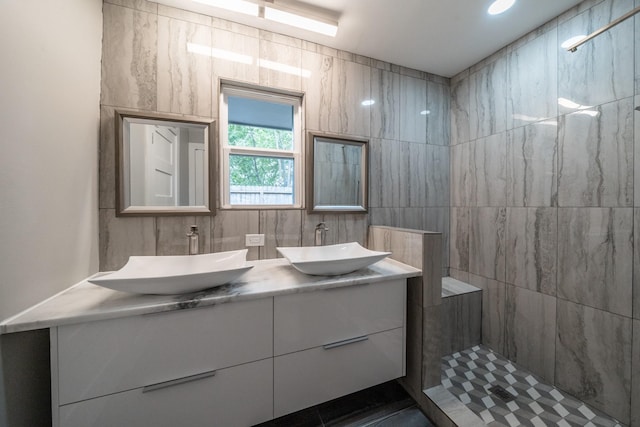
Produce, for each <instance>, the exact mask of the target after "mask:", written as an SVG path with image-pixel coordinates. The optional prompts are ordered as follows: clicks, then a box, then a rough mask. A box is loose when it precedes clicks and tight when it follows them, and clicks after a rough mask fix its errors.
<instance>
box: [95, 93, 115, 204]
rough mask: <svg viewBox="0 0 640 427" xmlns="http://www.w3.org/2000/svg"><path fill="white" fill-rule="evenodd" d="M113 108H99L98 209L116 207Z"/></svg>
mask: <svg viewBox="0 0 640 427" xmlns="http://www.w3.org/2000/svg"><path fill="white" fill-rule="evenodd" d="M114 120H115V111H114V108H112V107H108V106H102V107H101V108H100V145H99V153H98V156H99V186H100V192H99V194H100V209H115V207H116V135H115V133H116V132H115V122H114Z"/></svg>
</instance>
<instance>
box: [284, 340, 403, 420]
mask: <svg viewBox="0 0 640 427" xmlns="http://www.w3.org/2000/svg"><path fill="white" fill-rule="evenodd" d="M403 375H404V329H403V328H398V329H394V330H391V331H387V332H380V333H377V334H373V335H369V336H368V337H367V339H365V340H360V341H355V342H352V343H350V344H346V345H342V346H337V347H333V348H323V347H317V348H313V349H310V350H305V351H301V352H298V353H290V354H286V355H284V356H278V357H276V358H275V359H274V416H275V417H280V416H282V415H285V414H289V413H291V412H295V411H298V410H300V409H304V408H307V407H309V406H313V405H316V404H318V403H321V402H326V401H328V400H331V399H335V398H337V397H340V396H344V395H346V394H349V393H353V392H355V391H358V390H362V389H365V388H367V387H371V386H374V385H376V384H380V383H383V382H385V381H389V380H392V379H395V378H399V377H401V376H403Z"/></svg>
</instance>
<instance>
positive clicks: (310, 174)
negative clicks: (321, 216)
mask: <svg viewBox="0 0 640 427" xmlns="http://www.w3.org/2000/svg"><path fill="white" fill-rule="evenodd" d="M316 138H322V139H324V140H329V141H331V142H335V143H336V144H343V145H344V144H347V145H356V146H360V147H362V162H363V164H362V171H361V175H362V180H361V183H360V186H361V190H362V205H346V206H327V205H316V200H317V196H316V194H315V190H314V181H315V169H316V168H315V159H314V157H315V142H316ZM306 154H307V171H306V173H307V195H308V199H307V211H308V212H309V213H364V214H366V213H367V212H368V209H369V140H368V139H363V138H354V137H351V136H349V137H345V136H343V135H335V134H329V133H321V132H309V133H308V137H307V153H306Z"/></svg>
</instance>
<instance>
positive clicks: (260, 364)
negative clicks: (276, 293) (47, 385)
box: [51, 298, 273, 427]
mask: <svg viewBox="0 0 640 427" xmlns="http://www.w3.org/2000/svg"><path fill="white" fill-rule="evenodd" d="M272 325H273V300H272V298H264V299H259V300H253V301H243V302H236V303H229V304H220V305H214V306H209V307H203V308H195V309H188V310H177V311H172V312H166V313H158V314H150V315H142V316H132V317H123V318H119V319H111V320H102V321H95V322H87V323H80V324H77V325H69V326H59V327H57V328H52V330H51V334H52V340H51V341H52V344H53V345H52V380H53V381H52V388H53V405H54V408H53V412H54V414H53V418H54V425H58V426H60V427H75V426H78V427H81V426H82V427H89V426H96V427H98V426H100V427H102V426H104V427H107V426H145V425H148V426H154V427H157V426H160V427H161V426H167V427H174V426H178V425H179V426H194V427H195V426H203V425H221V426H247V425H252V424H256V423H259V422H262V421H266V420H269V419H271V418H272V417H273V397H272V396H273V386H272V383H273V365H272V356H273V341H272V335H273V332H272V331H273V326H272ZM204 420H210V421H206V422H210V424H205V423H206V422H205V421H204Z"/></svg>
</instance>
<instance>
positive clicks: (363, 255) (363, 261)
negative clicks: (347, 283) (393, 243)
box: [276, 242, 391, 276]
mask: <svg viewBox="0 0 640 427" xmlns="http://www.w3.org/2000/svg"><path fill="white" fill-rule="evenodd" d="M276 249H277V250H278V252H280V254H281V255H282V256H284V257H285V258H286V259H288V260H289V262H290V263H291V265H292V266H293V267H294V268H295V269H296V270H298V271H300V272H302V273H305V274H312V275H315V276H337V275H339V274H347V273H351V272H352V271H356V270H360V269H361V268H364V267H367V266H369V265H371V264H373V263H375V262H378V261H380V260H381V259H384V258H386V257H388V256H389V255H391V252H377V251H371V250H369V249H365V248H363V247H362V246H360V245H359V244H358V243H357V242H351V243H342V244H339V245H327V246H303V247H287V248H276Z"/></svg>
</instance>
